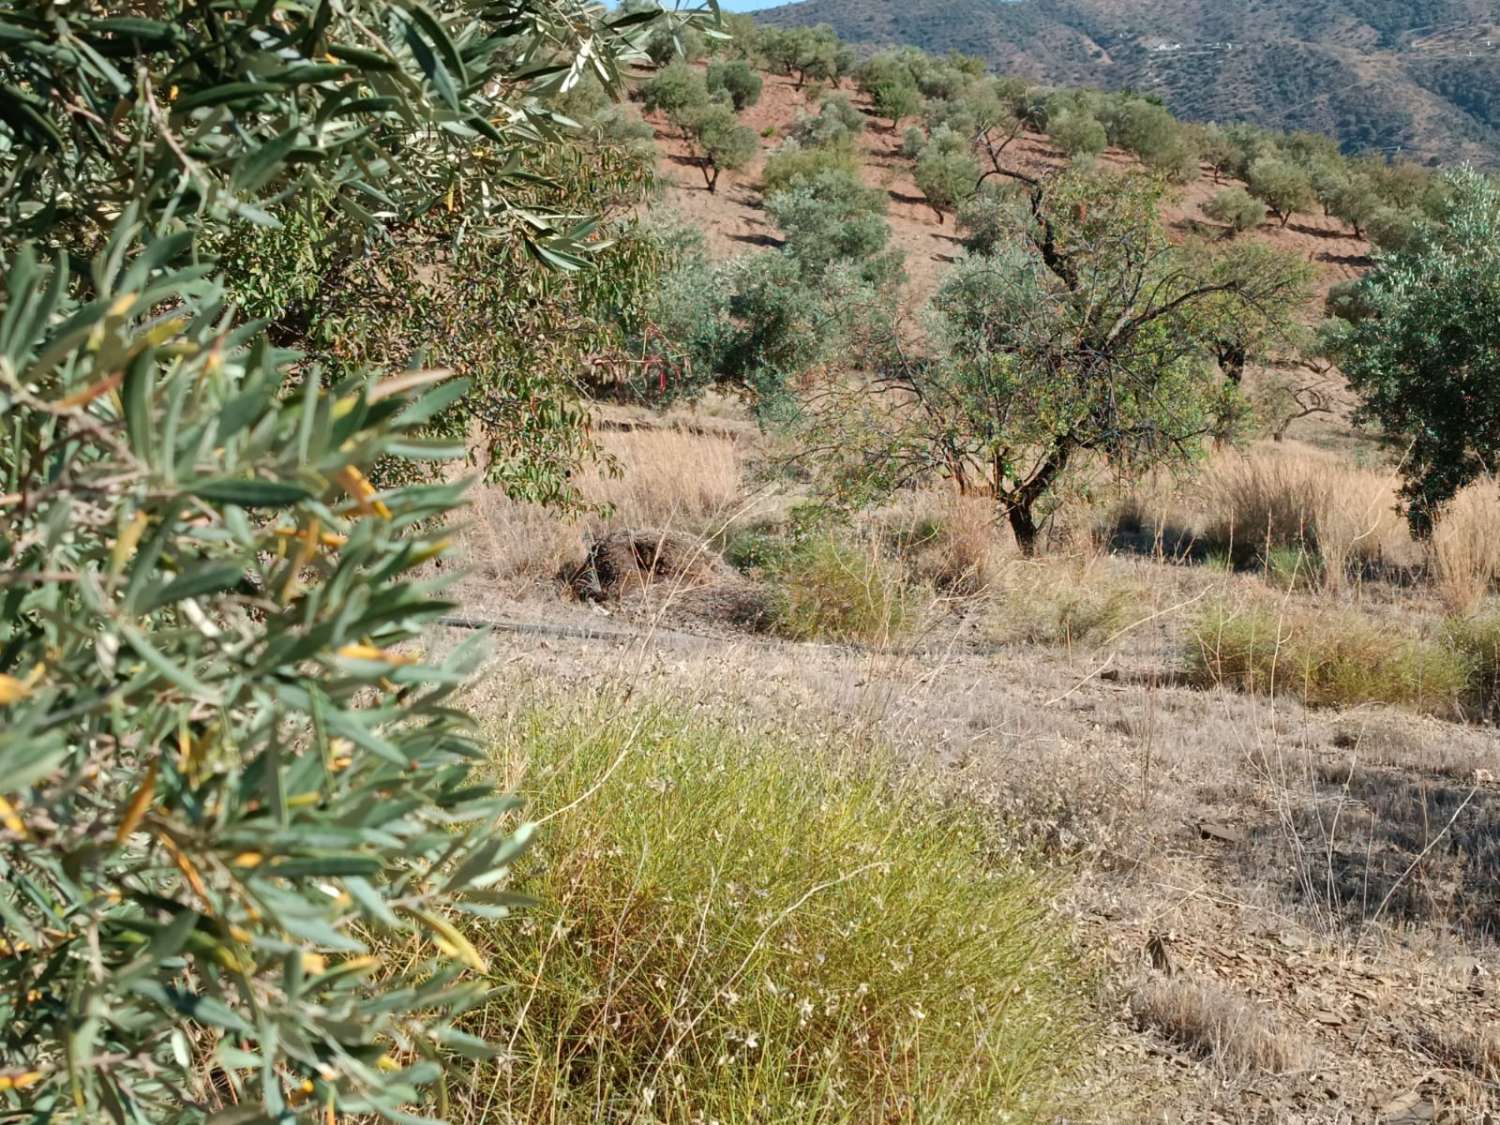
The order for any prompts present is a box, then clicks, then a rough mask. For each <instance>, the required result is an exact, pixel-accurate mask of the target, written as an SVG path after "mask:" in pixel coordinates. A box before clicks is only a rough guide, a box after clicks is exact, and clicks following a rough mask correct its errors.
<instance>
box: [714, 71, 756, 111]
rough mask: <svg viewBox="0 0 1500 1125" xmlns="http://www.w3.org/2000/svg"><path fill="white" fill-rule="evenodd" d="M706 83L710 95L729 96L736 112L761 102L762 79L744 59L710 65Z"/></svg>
mask: <svg viewBox="0 0 1500 1125" xmlns="http://www.w3.org/2000/svg"><path fill="white" fill-rule="evenodd" d="M705 82H706V85H707V87H708V92H709V93H710V94H717V93H720V92H723V93H726V94H728V95H729V98H730V100H731V101H732V102H733V103H734V108H735V109H736V110H741V109H746V108H748V107H749V106H752V105H754V104H755V103H756V102H758V101H760V92H761V85H762V82H761V77H760V75H759V74H757V73H756V72H755V71H754V69H752V68H751V66H750V64H749V63H747V62H745V61H744V60H743V59H734V60H731V61H729V62H714V63H709V66H708V74H707V76H706V79H705Z"/></svg>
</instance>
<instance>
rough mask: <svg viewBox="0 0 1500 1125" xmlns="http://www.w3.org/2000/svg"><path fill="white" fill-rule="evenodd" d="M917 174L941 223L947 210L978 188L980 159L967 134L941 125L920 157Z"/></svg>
mask: <svg viewBox="0 0 1500 1125" xmlns="http://www.w3.org/2000/svg"><path fill="white" fill-rule="evenodd" d="M913 176H914V178H915V179H916V182H917V190H918V191H920V192H921V193H922V194H923V195H924V196H926V198H927V204H928V206H929V207H931V208H932V212H933V214H935V215H936V216H937V220H938V222H939V223H941V222H943V221H944V212H947V211H951V210H953V209H954V208H955V207H957V206H958V205H959V204H960V203H962V202H963V201H964V200H966V199H968V198H969V197H970V196H971V195H973V194H974V192H975V191H976V190H977V189H978V184H979V162H978V161H977V160H975V159H974V153H973V152H972V151H971V150H970V148H969V143H968V140H967V139H966V138H964V137H961V136H959V135H958V134H957V133H953V132H951V131H949V130H946V129H940V130H938V132H937V133H936V134H934V135H933V138H932V140H931V141H930V142H929V143H928V145H927V147H926V148H924V149H923V150H922V153H921V155H920V156H918V157H917V166H916V169H915V170H914V172H913Z"/></svg>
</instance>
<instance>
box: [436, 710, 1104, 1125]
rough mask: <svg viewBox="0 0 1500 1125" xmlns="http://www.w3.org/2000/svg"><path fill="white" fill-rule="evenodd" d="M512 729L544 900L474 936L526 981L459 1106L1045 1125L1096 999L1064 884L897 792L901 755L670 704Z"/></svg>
mask: <svg viewBox="0 0 1500 1125" xmlns="http://www.w3.org/2000/svg"><path fill="white" fill-rule="evenodd" d="M493 733H494V737H495V739H496V741H497V751H496V754H497V760H498V762H499V763H500V768H501V770H502V776H503V778H504V779H505V780H506V781H507V782H509V783H513V784H515V785H517V787H518V788H519V790H520V792H521V793H522V794H523V795H524V797H525V799H526V801H527V802H528V805H529V807H531V808H533V809H535V810H536V811H537V813H538V814H539V815H540V816H542V817H544V818H546V831H545V833H544V834H543V835H542V837H541V839H540V840H539V841H538V843H537V846H536V849H535V850H534V851H533V853H532V854H531V857H530V858H529V859H528V860H527V861H526V863H525V866H524V867H522V868H521V869H520V874H521V876H522V881H521V883H520V886H521V888H522V889H524V890H525V891H527V892H529V893H531V894H533V895H534V896H535V897H536V898H537V899H539V900H540V903H541V905H539V906H538V907H537V908H535V910H534V911H533V912H532V913H531V914H530V915H529V916H528V917H527V919H526V920H525V921H522V922H519V923H518V922H515V921H505V922H499V923H486V922H476V921H470V922H468V923H466V924H465V927H464V929H465V932H466V933H467V935H468V938H469V940H470V941H471V942H472V943H473V944H474V946H475V947H476V948H477V949H478V950H480V951H481V952H482V954H483V955H484V956H485V957H486V958H487V959H488V960H490V961H491V963H492V964H493V965H495V966H496V970H497V972H499V973H500V974H501V975H502V976H503V977H505V978H507V979H510V980H515V981H518V982H523V983H520V984H518V985H517V986H516V987H511V988H505V989H500V990H496V991H495V992H493V993H492V994H491V995H490V996H489V997H488V998H487V999H486V1001H485V1002H484V1003H483V1004H482V1005H481V1006H480V1007H478V1008H477V1009H476V1010H475V1011H473V1012H471V1013H470V1015H469V1017H468V1018H469V1025H468V1026H469V1027H470V1028H471V1029H472V1030H474V1031H475V1032H476V1033H484V1031H485V1030H486V1029H493V1028H496V1027H503V1028H507V1029H510V1030H509V1032H508V1036H507V1052H506V1057H505V1059H504V1061H503V1062H499V1063H481V1064H479V1065H478V1067H477V1068H476V1069H475V1070H474V1072H473V1073H472V1075H471V1076H470V1077H469V1078H468V1079H467V1080H466V1081H465V1082H464V1083H463V1084H462V1085H460V1086H456V1087H455V1088H454V1089H453V1091H452V1093H451V1095H450V1096H451V1097H452V1099H453V1102H454V1103H455V1104H456V1105H461V1106H465V1107H467V1111H468V1113H469V1114H470V1116H468V1117H467V1118H465V1119H466V1120H476V1121H477V1120H481V1119H487V1118H484V1117H483V1115H484V1114H485V1112H486V1108H485V1107H525V1116H526V1117H527V1118H528V1119H538V1118H545V1119H547V1120H551V1121H559V1122H580V1123H581V1122H588V1121H597V1120H599V1119H600V1117H601V1116H608V1115H611V1114H617V1113H618V1114H627V1115H629V1114H636V1113H640V1112H649V1113H650V1114H651V1115H652V1116H654V1117H655V1118H657V1119H659V1120H664V1121H688V1120H694V1119H700V1120H710V1119H712V1120H720V1121H741V1120H748V1119H750V1118H752V1117H755V1116H757V1115H761V1114H770V1115H772V1116H773V1117H776V1118H786V1117H795V1118H797V1119H799V1120H818V1121H862V1120H866V1119H868V1117H869V1116H870V1115H872V1114H876V1115H878V1114H880V1113H882V1112H884V1110H883V1107H888V1106H890V1105H891V1104H914V1103H917V1102H919V1103H920V1104H921V1105H922V1106H923V1107H924V1110H923V1115H924V1119H925V1120H931V1121H935V1122H954V1123H955V1125H956V1123H957V1122H964V1121H974V1120H982V1119H989V1118H994V1117H998V1116H1002V1115H1004V1116H1010V1117H1011V1118H1012V1119H1014V1120H1023V1121H1029V1120H1043V1119H1045V1117H1046V1114H1047V1111H1048V1110H1049V1109H1050V1108H1052V1105H1053V1103H1052V1101H1051V1098H1052V1096H1053V1095H1054V1093H1055V1092H1056V1090H1057V1086H1058V1080H1059V1078H1060V1077H1063V1076H1065V1075H1066V1073H1067V1070H1068V1060H1069V1059H1070V1058H1073V1057H1075V1052H1076V1050H1077V1044H1078V1042H1079V1037H1080V1033H1081V1030H1082V1023H1083V1010H1082V1009H1083V990H1082V988H1081V985H1080V980H1079V977H1078V976H1077V975H1076V971H1075V970H1074V969H1073V967H1072V966H1071V965H1070V963H1069V959H1068V954H1067V952H1066V943H1065V941H1064V940H1062V937H1061V927H1060V925H1059V924H1058V923H1057V922H1056V921H1054V920H1052V919H1050V918H1048V917H1047V915H1046V913H1045V910H1044V909H1043V908H1042V907H1041V906H1040V903H1041V902H1042V901H1044V898H1045V888H1044V887H1043V885H1042V884H1040V883H1039V882H1038V880H1037V879H1036V877H1035V876H1034V875H1033V874H1032V873H1031V872H1029V871H1028V870H1027V868H1026V867H1025V866H1024V865H1023V864H1021V863H1019V862H1017V861H1016V860H1015V859H1013V858H1010V857H1008V856H1007V857H1006V858H1003V859H1002V858H998V857H999V856H1001V855H1003V854H1004V853H1000V852H995V851H993V850H991V848H990V847H989V846H988V844H987V842H986V839H985V835H984V830H983V827H982V824H981V822H980V821H979V820H978V819H977V817H976V816H975V814H973V813H972V812H969V811H967V810H965V809H964V808H963V807H962V806H958V807H942V806H939V805H937V804H934V803H932V802H931V801H930V800H929V799H928V798H926V797H923V796H922V795H920V794H918V793H904V792H900V791H898V790H895V789H893V788H892V787H891V783H890V781H888V780H887V779H886V778H885V777H883V776H882V773H881V770H882V765H881V763H880V759H879V748H878V747H860V746H851V743H850V741H849V740H848V739H844V738H840V739H838V740H837V742H832V741H829V742H824V741H822V740H817V741H808V740H807V739H805V738H803V739H799V738H798V737H797V736H796V735H793V734H789V733H782V732H778V731H774V730H761V729H757V730H754V731H747V730H746V729H745V727H744V724H743V719H742V717H741V716H739V715H725V716H723V717H715V716H712V715H709V714H705V713H704V712H702V711H701V710H699V709H694V710H693V711H688V710H687V709H685V708H682V707H680V706H675V705H673V704H670V703H665V704H661V705H657V704H654V703H651V702H632V703H631V704H629V705H628V706H625V707H616V706H607V705H596V704H590V705H588V706H579V705H578V704H576V703H572V702H570V701H569V702H554V703H549V704H545V705H542V706H540V707H536V708H535V709H530V708H527V709H520V710H518V711H516V712H513V713H512V715H511V716H510V718H509V719H508V721H507V722H506V723H505V724H504V725H503V726H498V727H495V728H493ZM490 1112H494V1110H493V1109H491V1110H490ZM488 1119H493V1118H488Z"/></svg>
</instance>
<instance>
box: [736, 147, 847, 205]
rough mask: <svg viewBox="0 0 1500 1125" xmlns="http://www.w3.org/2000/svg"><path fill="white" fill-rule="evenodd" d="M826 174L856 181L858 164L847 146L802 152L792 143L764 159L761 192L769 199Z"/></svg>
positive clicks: (805, 149)
mask: <svg viewBox="0 0 1500 1125" xmlns="http://www.w3.org/2000/svg"><path fill="white" fill-rule="evenodd" d="M826 172H838V173H843V174H844V175H847V176H849V177H852V178H853V179H856V180H858V179H859V178H860V164H859V160H858V159H857V158H856V157H855V155H854V153H853V151H852V150H851V149H849V148H848V147H847V146H843V145H827V146H824V147H821V148H804V147H802V146H801V145H799V144H797V143H796V142H792V143H789V144H786V145H783V146H782V147H781V148H780V149H779V150H778V151H776V152H774V153H772V154H771V155H770V156H769V157H767V159H766V164H765V167H764V168H763V169H762V170H761V174H760V181H761V191H762V192H763V193H764V194H765V195H767V196H772V195H775V194H776V193H777V192H779V191H785V190H786V189H788V188H791V187H795V186H796V185H797V184H798V183H800V182H808V181H811V180H814V179H816V178H817V177H818V176H820V175H822V174H824V173H826Z"/></svg>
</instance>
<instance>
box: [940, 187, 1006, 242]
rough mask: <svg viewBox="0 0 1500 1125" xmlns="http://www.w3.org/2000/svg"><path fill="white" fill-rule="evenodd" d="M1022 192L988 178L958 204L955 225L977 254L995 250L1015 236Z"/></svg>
mask: <svg viewBox="0 0 1500 1125" xmlns="http://www.w3.org/2000/svg"><path fill="white" fill-rule="evenodd" d="M1019 198H1020V197H1019V196H1018V195H1017V193H1016V192H1015V190H1014V189H1012V188H1009V187H1007V186H1003V185H1000V184H996V183H995V182H994V181H986V182H985V183H984V184H983V185H982V186H981V187H980V189H979V190H978V191H976V192H975V193H974V194H973V195H971V196H969V198H968V199H966V200H964V201H963V202H962V203H961V204H959V207H958V215H957V217H956V219H955V221H954V225H955V226H956V227H957V228H958V232H959V234H961V235H963V239H964V246H965V247H966V248H967V249H968V250H970V251H971V252H973V253H975V254H992V253H995V252H996V251H997V249H998V248H999V247H1000V246H1001V244H1002V243H1004V242H1005V241H1006V240H1008V239H1010V238H1013V237H1014V236H1015V231H1016V228H1017V226H1018V225H1019V223H1018V220H1017V217H1016V216H1017V210H1018V200H1019Z"/></svg>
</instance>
